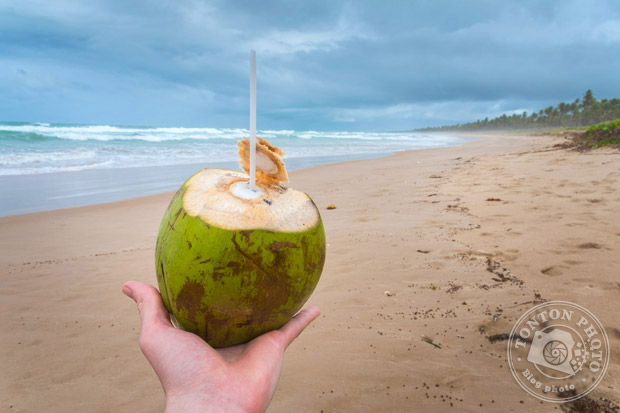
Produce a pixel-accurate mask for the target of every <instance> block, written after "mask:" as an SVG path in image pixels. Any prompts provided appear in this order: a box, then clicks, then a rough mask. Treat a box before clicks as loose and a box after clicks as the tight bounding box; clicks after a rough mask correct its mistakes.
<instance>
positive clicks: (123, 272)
mask: <svg viewBox="0 0 620 413" xmlns="http://www.w3.org/2000/svg"><path fill="white" fill-rule="evenodd" d="M561 140H562V138H559V137H549V136H520V135H513V134H511V135H504V136H501V135H488V136H483V137H482V138H481V139H479V140H477V141H475V142H470V143H467V144H465V145H463V146H460V147H452V148H443V149H430V150H420V151H412V152H404V153H399V154H396V155H393V156H390V157H387V158H380V159H370V160H362V161H353V162H346V163H340V164H333V165H324V166H319V167H314V168H308V169H302V170H298V171H294V172H292V173H291V181H292V182H291V185H290V186H291V187H294V188H296V189H300V190H303V191H305V192H307V193H309V194H310V195H311V196H312V197H313V199H314V200H315V202H316V203H317V205H318V206H319V208H320V209H321V213H322V216H323V220H324V223H325V228H326V233H327V242H328V244H329V246H328V254H327V262H326V266H325V270H324V273H323V276H322V278H321V281H320V283H319V286H318V287H317V289H316V291H315V292H314V294H313V295H312V297H311V298H310V301H309V304H314V305H317V306H319V307H320V308H321V310H322V315H321V317H320V318H319V319H317V320H316V321H315V322H314V323H313V324H312V325H311V327H310V328H308V329H307V330H306V331H305V332H304V333H303V334H302V336H301V337H300V338H299V339H298V340H297V341H296V342H295V343H293V345H291V347H290V348H289V350H288V351H287V354H286V356H285V361H284V366H283V370H282V376H281V379H280V384H279V387H278V390H277V391H276V394H275V396H274V399H273V402H272V404H271V407H270V411H272V412H290V411H295V410H297V411H316V412H320V411H321V410H323V411H325V412H328V411H377V410H384V411H428V410H437V411H440V410H450V409H451V408H454V409H458V410H459V411H480V410H488V411H523V410H527V411H552V410H553V411H557V410H556V409H555V407H557V406H555V405H552V404H547V403H545V404H543V403H541V402H540V401H539V400H537V399H534V398H533V397H531V396H529V395H528V394H526V393H525V392H524V391H523V390H522V389H521V388H520V387H519V386H518V385H517V383H516V382H515V380H514V379H513V377H512V375H511V374H510V371H509V369H508V365H507V361H506V342H505V341H503V342H502V341H498V342H494V343H491V342H490V341H489V340H488V339H487V337H488V336H491V335H494V334H501V333H509V332H510V329H511V327H512V324H513V323H514V321H515V320H516V319H517V318H518V317H519V316H520V315H521V314H522V313H523V312H525V311H526V310H527V309H528V308H530V307H532V306H533V305H534V303H535V302H537V301H539V300H541V299H548V300H555V299H557V300H560V299H561V300H567V301H572V302H575V303H577V304H580V305H583V306H585V307H586V308H588V309H589V310H590V311H592V312H593V313H594V314H595V315H596V316H597V317H598V318H599V320H600V321H601V322H602V324H603V325H604V327H605V329H606V330H607V334H608V336H609V339H610V344H611V362H610V366H609V370H608V372H607V375H606V377H605V379H604V380H603V381H602V382H601V383H600V385H599V386H598V387H597V389H596V390H595V391H594V392H593V393H591V394H590V397H591V398H592V399H594V400H600V399H601V398H606V399H611V400H615V401H619V400H620V322H619V321H618V315H620V309H619V306H618V302H619V301H620V300H619V299H620V280H619V279H618V268H620V253H619V251H618V244H619V241H620V218H618V211H619V210H620V154H618V153H617V152H613V151H610V150H597V151H595V152H589V153H577V152H571V151H568V150H565V149H558V148H554V147H553V146H552V145H553V144H555V143H558V142H560V141H561ZM171 195H172V194H171V193H167V194H162V195H155V196H150V197H144V198H137V199H132V200H128V201H121V202H116V203H109V204H99V205H93V206H87V207H81V208H73V209H65V210H57V211H51V212H43V213H34V214H27V215H19V216H13V217H5V218H1V219H0V250H1V251H2V254H0V277H1V282H2V284H1V285H2V288H1V290H0V294H1V300H0V310H1V311H2V314H4V323H3V326H2V329H1V330H0V362H1V365H2V367H3V374H2V376H0V410H1V411H41V410H46V411H59V412H60V411H68V410H73V411H161V410H162V409H163V406H164V397H163V393H162V391H161V388H160V384H159V381H158V380H157V377H156V376H155V374H154V373H153V372H152V370H151V368H150V366H149V365H148V363H147V362H146V360H145V359H144V357H143V356H142V354H141V353H140V350H139V348H138V333H139V319H138V316H137V313H136V311H135V305H134V304H133V302H131V301H130V300H129V299H128V298H126V297H125V296H123V295H122V293H121V291H120V287H121V285H122V284H123V282H125V281H126V280H130V279H135V280H140V281H144V282H150V283H155V282H156V281H155V275H154V268H153V266H154V264H153V261H154V259H153V254H154V245H155V238H156V236H157V230H158V226H159V221H160V219H161V216H162V214H163V212H164V210H165V208H166V206H167V204H168V202H169V200H170V198H171ZM490 199H494V200H490ZM332 203H333V204H335V205H336V206H337V208H336V209H333V210H326V209H325V207H326V206H327V205H328V204H332ZM489 264H490V265H491V267H493V266H496V267H498V268H501V269H502V271H504V270H503V269H504V268H505V269H506V270H505V271H510V275H511V277H510V279H508V280H506V281H501V280H499V281H498V280H497V276H496V275H495V274H494V273H493V272H490V271H489V270H488V268H489ZM494 278H495V280H494ZM386 291H389V292H390V295H386V294H385V292H386ZM494 320H495V321H494ZM429 341H432V342H433V343H435V344H436V346H435V345H432V344H430V343H429ZM439 347H440V348H439ZM481 406H482V407H481Z"/></svg>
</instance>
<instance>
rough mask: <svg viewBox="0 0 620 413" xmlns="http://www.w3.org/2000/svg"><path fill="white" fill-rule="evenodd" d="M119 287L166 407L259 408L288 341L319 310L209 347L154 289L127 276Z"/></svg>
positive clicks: (265, 401) (268, 396)
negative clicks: (179, 325)
mask: <svg viewBox="0 0 620 413" xmlns="http://www.w3.org/2000/svg"><path fill="white" fill-rule="evenodd" d="M123 292H125V294H127V295H128V296H129V297H131V298H133V299H134V300H135V301H136V302H137V304H138V310H139V312H140V316H141V319H142V331H141V333H140V348H141V349H142V352H143V353H144V355H145V356H146V358H147V359H148V360H149V362H150V363H151V365H152V366H153V370H155V373H156V374H157V376H158V377H159V380H160V381H161V384H162V387H163V389H164V391H165V393H166V399H167V403H166V410H168V411H187V412H189V411H263V410H265V409H266V408H267V405H268V404H269V401H270V400H271V397H272V396H273V393H274V392H275V389H276V385H277V382H278V378H279V375H280V367H281V365H282V357H283V355H284V351H285V350H286V348H287V347H288V345H289V344H290V343H291V342H292V341H293V340H294V339H295V338H296V337H297V336H298V335H299V334H300V333H301V331H303V329H304V328H305V327H306V326H307V325H308V324H310V322H311V321H312V320H314V319H315V318H316V317H317V316H318V315H319V310H318V308H316V307H309V308H307V309H304V310H302V311H300V312H299V314H297V315H296V316H295V317H294V318H293V319H291V320H290V321H289V322H288V323H287V324H286V325H284V326H283V327H282V328H280V329H279V330H274V331H271V332H269V333H266V334H263V335H261V336H259V337H257V338H255V339H254V340H252V341H250V342H249V343H246V344H240V345H237V346H233V347H227V348H222V349H214V348H212V347H211V346H209V345H208V344H207V343H206V342H204V341H203V340H202V339H200V338H199V337H198V336H196V335H194V334H192V333H188V332H185V331H182V330H179V329H176V328H174V327H173V326H172V324H171V323H170V319H169V317H168V312H167V310H166V309H165V307H164V306H163V303H162V301H161V297H160V295H159V292H157V290H156V289H155V288H154V287H152V286H150V285H147V284H142V283H137V282H129V283H127V284H125V286H124V287H123Z"/></svg>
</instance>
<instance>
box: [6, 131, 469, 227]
mask: <svg viewBox="0 0 620 413" xmlns="http://www.w3.org/2000/svg"><path fill="white" fill-rule="evenodd" d="M438 136H447V135H445V134H438ZM463 139H465V140H466V141H467V140H468V139H470V138H463ZM461 145H462V143H461ZM453 146H459V145H453ZM443 147H452V146H442V147H439V148H437V149H440V148H443ZM415 150H425V149H413V151H415ZM407 151H409V150H405V151H397V152H377V153H373V154H368V153H365V154H356V155H334V156H309V157H296V158H291V159H285V162H286V166H287V169H288V171H289V172H292V171H296V170H299V169H304V168H310V167H314V166H321V165H331V164H334V163H341V162H350V161H356V160H364V159H376V158H381V157H389V156H391V155H393V154H394V153H399V152H407ZM203 168H221V169H232V170H238V162H237V161H230V162H206V163H189V164H179V165H166V166H138V167H123V168H102V169H97V168H94V169H83V170H79V171H65V172H50V173H43V174H24V175H0V193H4V194H7V195H6V196H5V197H3V198H0V219H1V218H3V217H9V216H17V215H23V214H29V213H36V212H44V211H56V210H60V209H70V208H79V207H84V206H88V205H95V204H100V203H113V202H117V201H125V200H129V199H134V198H140V197H144V196H152V195H158V194H162V193H166V192H174V191H176V189H177V188H178V187H180V186H181V185H182V184H183V182H184V181H185V180H186V179H187V178H189V177H190V176H191V175H193V174H194V173H196V172H197V171H198V170H200V169H203ZM136 193H138V194H139V195H137V196H136V195H135V194H136ZM33 205H34V206H33Z"/></svg>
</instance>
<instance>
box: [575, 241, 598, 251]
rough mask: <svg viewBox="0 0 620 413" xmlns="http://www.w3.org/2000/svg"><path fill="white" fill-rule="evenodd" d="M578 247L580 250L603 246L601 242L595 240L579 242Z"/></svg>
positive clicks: (596, 248)
mask: <svg viewBox="0 0 620 413" xmlns="http://www.w3.org/2000/svg"><path fill="white" fill-rule="evenodd" d="M578 247H579V248H580V249H582V250H587V249H595V250H600V249H601V248H603V246H602V245H601V244H598V243H596V242H584V243H583V244H579V246H578Z"/></svg>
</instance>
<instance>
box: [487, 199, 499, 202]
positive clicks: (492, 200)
mask: <svg viewBox="0 0 620 413" xmlns="http://www.w3.org/2000/svg"><path fill="white" fill-rule="evenodd" d="M487 201H489V202H500V201H501V199H500V198H487Z"/></svg>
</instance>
